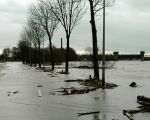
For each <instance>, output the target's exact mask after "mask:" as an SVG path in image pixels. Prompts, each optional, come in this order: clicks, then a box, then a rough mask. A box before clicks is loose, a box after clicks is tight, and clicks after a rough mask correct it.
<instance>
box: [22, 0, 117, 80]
mask: <svg viewBox="0 0 150 120" xmlns="http://www.w3.org/2000/svg"><path fill="white" fill-rule="evenodd" d="M103 2H104V0H38V3H37V4H33V5H32V6H31V7H30V9H29V12H28V22H27V26H26V27H25V29H24V31H23V32H22V34H21V40H22V41H26V44H28V45H29V46H30V47H34V48H37V47H38V51H39V52H38V53H39V55H38V56H40V46H41V43H42V41H43V39H44V38H45V36H47V38H48V40H49V45H50V56H51V61H50V62H51V64H52V68H51V69H52V70H54V65H55V61H54V59H53V49H52V46H53V44H52V38H53V35H54V32H55V30H56V28H57V26H58V25H59V24H60V25H61V26H62V27H63V28H64V31H65V33H66V40H67V45H66V55H65V56H66V57H65V61H66V65H65V72H66V73H68V72H69V69H68V67H69V57H68V56H69V48H70V38H71V33H72V31H73V29H74V27H75V26H76V25H77V24H78V22H79V21H80V20H81V18H82V17H83V16H84V14H85V12H86V11H87V10H88V6H89V8H90V15H91V20H90V23H91V27H92V41H93V61H94V78H95V79H99V67H98V46H97V29H96V23H95V17H96V14H97V13H98V12H99V11H100V10H102V9H103V7H104V6H103ZM87 3H88V4H87ZM105 3H106V4H105V6H107V7H109V6H111V5H112V4H113V3H114V0H106V1H105ZM35 50H36V49H35ZM29 58H30V54H29ZM38 60H39V66H40V59H38ZM29 61H30V60H29Z"/></svg>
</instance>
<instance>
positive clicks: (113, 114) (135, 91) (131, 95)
mask: <svg viewBox="0 0 150 120" xmlns="http://www.w3.org/2000/svg"><path fill="white" fill-rule="evenodd" d="M149 68H150V62H140V61H130V62H129V61H126V62H123V61H122V62H118V63H116V65H115V68H114V69H108V70H107V71H106V79H107V81H108V82H113V83H116V84H117V85H119V86H118V87H117V88H115V89H107V90H102V89H97V90H96V91H93V92H90V93H87V94H79V95H69V96H63V95H60V94H55V95H53V94H50V93H51V92H55V91H58V90H60V88H71V87H76V88H80V87H82V86H81V85H80V84H78V83H76V82H73V83H69V82H64V80H71V79H87V78H88V77H89V75H92V76H93V71H92V70H90V69H75V68H71V69H70V74H68V75H64V74H58V72H60V71H61V70H62V69H57V70H56V72H54V73H49V72H43V71H40V70H36V69H35V68H34V67H29V66H26V65H23V64H22V63H7V64H6V65H5V69H3V70H2V73H3V74H4V75H3V76H1V77H0V97H1V99H0V110H1V112H0V118H1V119H2V120H12V119H13V120H18V119H19V120H49V119H51V120H85V119H86V120H98V119H102V120H112V119H113V120H128V119H127V118H126V117H125V116H123V110H124V109H133V108H136V107H137V103H136V97H137V95H145V96H148V97H149V93H148V92H147V91H149V90H150V80H149V79H150V74H149V73H150V70H149ZM100 72H101V71H100ZM52 76H55V77H52ZM133 81H135V82H136V83H137V84H138V87H137V88H131V87H129V84H130V83H131V82H133ZM39 90H40V92H41V95H42V96H41V97H39V92H38V91H39ZM16 91H17V92H16ZM14 92H15V93H14ZM8 93H10V95H9V96H8ZM94 111H100V113H98V114H92V115H91V114H89V115H86V116H78V114H77V113H86V112H94ZM134 118H135V120H148V119H149V118H150V114H149V113H139V114H136V115H135V116H134Z"/></svg>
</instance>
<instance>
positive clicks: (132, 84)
mask: <svg viewBox="0 0 150 120" xmlns="http://www.w3.org/2000/svg"><path fill="white" fill-rule="evenodd" d="M129 86H130V87H137V84H136V83H135V82H132V83H131V84H130V85H129Z"/></svg>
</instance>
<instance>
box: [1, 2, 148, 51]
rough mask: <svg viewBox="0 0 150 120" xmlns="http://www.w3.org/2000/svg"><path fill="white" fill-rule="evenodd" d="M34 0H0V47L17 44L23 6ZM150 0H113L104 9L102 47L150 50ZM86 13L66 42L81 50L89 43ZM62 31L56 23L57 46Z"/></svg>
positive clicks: (100, 35)
mask: <svg viewBox="0 0 150 120" xmlns="http://www.w3.org/2000/svg"><path fill="white" fill-rule="evenodd" d="M33 1H34V2H35V1H36V0H0V16H1V17H0V18H1V19H0V50H2V49H3V48H5V47H13V46H16V45H17V42H18V40H19V38H20V33H21V31H22V29H23V26H24V25H25V24H26V15H27V9H28V7H29V5H30V4H31V2H33ZM149 5H150V0H116V3H115V5H114V6H113V7H111V8H107V9H106V49H107V51H120V52H122V53H129V52H130V53H138V52H139V51H141V50H144V51H146V52H150V33H149V32H150V14H149V13H150V7H149ZM96 20H97V30H98V46H99V48H100V49H102V47H101V46H102V24H101V23H102V17H100V16H97V17H96ZM89 21H90V15H89V14H88V13H87V14H86V16H85V17H84V18H83V19H82V20H81V22H80V23H79V24H78V26H76V27H75V29H74V31H73V32H72V35H71V40H70V41H71V43H70V46H71V47H73V48H74V49H76V50H84V49H85V48H86V47H88V46H92V40H91V38H92V37H91V26H90V23H89ZM61 37H62V38H63V40H64V47H65V44H66V42H65V33H64V31H63V29H62V28H61V27H60V26H59V28H58V30H57V32H56V33H55V36H54V38H53V43H54V45H55V46H56V47H60V38H61Z"/></svg>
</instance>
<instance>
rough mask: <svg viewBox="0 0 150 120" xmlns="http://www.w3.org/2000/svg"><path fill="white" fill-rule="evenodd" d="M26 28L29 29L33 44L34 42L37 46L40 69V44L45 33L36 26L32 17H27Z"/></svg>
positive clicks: (39, 26)
mask: <svg viewBox="0 0 150 120" xmlns="http://www.w3.org/2000/svg"><path fill="white" fill-rule="evenodd" d="M28 26H29V27H30V29H31V33H32V37H34V42H35V41H36V42H37V45H38V63H39V68H41V43H42V39H43V38H44V36H45V33H44V32H43V27H42V26H41V25H39V24H36V22H35V21H34V18H32V16H29V17H28Z"/></svg>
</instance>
